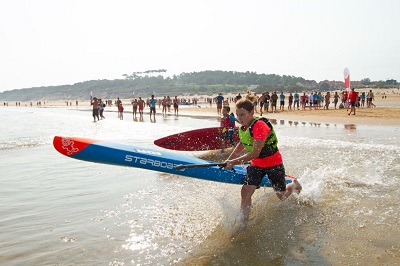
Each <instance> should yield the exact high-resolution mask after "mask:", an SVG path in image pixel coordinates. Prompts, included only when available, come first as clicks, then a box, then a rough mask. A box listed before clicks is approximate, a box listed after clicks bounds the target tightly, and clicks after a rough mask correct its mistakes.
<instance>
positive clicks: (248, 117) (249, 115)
mask: <svg viewBox="0 0 400 266" xmlns="http://www.w3.org/2000/svg"><path fill="white" fill-rule="evenodd" d="M253 117H254V110H252V111H251V112H249V111H247V110H245V109H243V108H241V109H236V119H237V121H238V122H239V123H240V124H242V125H243V126H249V125H250V123H251V122H252V121H253Z"/></svg>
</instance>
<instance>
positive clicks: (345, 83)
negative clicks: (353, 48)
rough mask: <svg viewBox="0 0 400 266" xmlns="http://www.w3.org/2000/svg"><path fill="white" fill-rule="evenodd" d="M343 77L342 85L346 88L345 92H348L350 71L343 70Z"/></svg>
mask: <svg viewBox="0 0 400 266" xmlns="http://www.w3.org/2000/svg"><path fill="white" fill-rule="evenodd" d="M343 75H344V85H345V87H346V90H347V91H349V90H350V71H349V69H348V68H347V67H346V68H345V69H344V70H343Z"/></svg>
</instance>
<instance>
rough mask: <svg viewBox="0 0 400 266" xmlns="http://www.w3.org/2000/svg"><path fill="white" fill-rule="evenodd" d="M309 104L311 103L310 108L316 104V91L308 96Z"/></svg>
mask: <svg viewBox="0 0 400 266" xmlns="http://www.w3.org/2000/svg"><path fill="white" fill-rule="evenodd" d="M308 99H309V100H308V104H309V105H310V110H311V108H312V106H313V104H314V93H312V92H311V93H310V96H309V97H308Z"/></svg>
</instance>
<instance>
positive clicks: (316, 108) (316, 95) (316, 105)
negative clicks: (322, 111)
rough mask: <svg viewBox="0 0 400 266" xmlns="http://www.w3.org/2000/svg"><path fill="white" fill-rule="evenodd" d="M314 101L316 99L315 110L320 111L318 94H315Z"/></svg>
mask: <svg viewBox="0 0 400 266" xmlns="http://www.w3.org/2000/svg"><path fill="white" fill-rule="evenodd" d="M313 99H314V109H315V110H318V101H319V100H318V99H319V96H318V94H317V92H314V97H313Z"/></svg>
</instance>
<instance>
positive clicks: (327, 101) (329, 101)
mask: <svg viewBox="0 0 400 266" xmlns="http://www.w3.org/2000/svg"><path fill="white" fill-rule="evenodd" d="M330 103H331V93H330V92H329V91H328V92H327V93H326V95H325V106H324V109H325V108H326V110H328V109H329V104H330Z"/></svg>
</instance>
